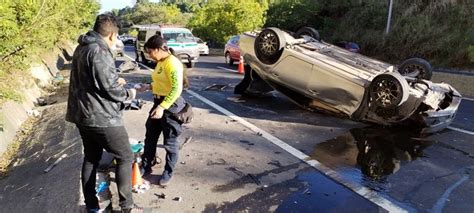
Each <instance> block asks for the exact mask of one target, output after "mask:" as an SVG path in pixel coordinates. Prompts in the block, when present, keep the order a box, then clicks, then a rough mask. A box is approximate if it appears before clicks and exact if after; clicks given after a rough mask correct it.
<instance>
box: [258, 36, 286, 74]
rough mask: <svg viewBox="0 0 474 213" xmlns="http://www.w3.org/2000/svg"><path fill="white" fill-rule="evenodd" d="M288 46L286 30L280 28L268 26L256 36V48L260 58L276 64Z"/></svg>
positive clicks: (266, 62)
mask: <svg viewBox="0 0 474 213" xmlns="http://www.w3.org/2000/svg"><path fill="white" fill-rule="evenodd" d="M285 46H286V41H285V35H284V32H283V31H281V30H280V29H278V28H266V29H264V30H262V32H260V33H259V34H258V35H257V38H255V43H254V50H255V54H256V55H257V58H258V60H260V61H261V62H262V63H264V64H269V65H270V64H274V63H276V62H277V61H278V59H280V56H281V55H282V53H283V48H284V47H285Z"/></svg>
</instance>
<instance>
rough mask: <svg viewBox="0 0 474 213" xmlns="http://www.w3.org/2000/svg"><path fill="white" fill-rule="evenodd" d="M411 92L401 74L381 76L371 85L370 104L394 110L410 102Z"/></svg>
mask: <svg viewBox="0 0 474 213" xmlns="http://www.w3.org/2000/svg"><path fill="white" fill-rule="evenodd" d="M409 90H410V88H409V85H408V82H407V81H406V80H405V79H404V78H403V76H401V75H400V74H399V73H385V74H381V75H378V76H376V77H375V78H374V79H373V80H372V82H371V83H370V86H369V95H370V103H372V104H375V105H376V106H378V107H382V108H385V109H393V108H396V107H398V106H400V105H402V104H403V103H405V101H406V100H408V95H409Z"/></svg>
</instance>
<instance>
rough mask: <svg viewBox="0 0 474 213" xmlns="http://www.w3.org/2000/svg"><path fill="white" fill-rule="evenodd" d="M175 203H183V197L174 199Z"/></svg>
mask: <svg viewBox="0 0 474 213" xmlns="http://www.w3.org/2000/svg"><path fill="white" fill-rule="evenodd" d="M173 200H174V201H178V202H181V201H183V198H182V197H175V198H173Z"/></svg>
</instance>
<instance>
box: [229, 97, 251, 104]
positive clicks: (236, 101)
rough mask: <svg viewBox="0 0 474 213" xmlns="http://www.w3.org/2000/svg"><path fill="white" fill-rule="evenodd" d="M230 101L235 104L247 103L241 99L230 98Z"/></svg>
mask: <svg viewBox="0 0 474 213" xmlns="http://www.w3.org/2000/svg"><path fill="white" fill-rule="evenodd" d="M227 100H228V101H232V102H234V103H245V102H246V101H245V100H243V99H241V98H240V97H228V98H227Z"/></svg>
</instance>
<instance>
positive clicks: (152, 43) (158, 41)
mask: <svg viewBox="0 0 474 213" xmlns="http://www.w3.org/2000/svg"><path fill="white" fill-rule="evenodd" d="M144 47H145V49H162V50H164V51H170V53H171V55H174V56H176V55H175V52H174V50H173V49H170V48H168V45H167V42H166V40H165V39H164V38H162V37H161V36H160V35H154V36H152V37H150V38H149V39H148V41H146V42H145V46H144ZM183 87H184V88H188V87H189V80H188V75H187V74H186V70H183Z"/></svg>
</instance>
